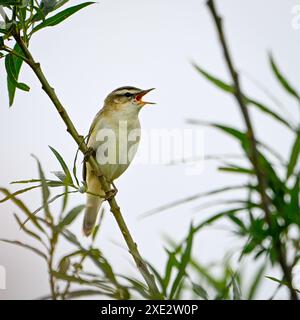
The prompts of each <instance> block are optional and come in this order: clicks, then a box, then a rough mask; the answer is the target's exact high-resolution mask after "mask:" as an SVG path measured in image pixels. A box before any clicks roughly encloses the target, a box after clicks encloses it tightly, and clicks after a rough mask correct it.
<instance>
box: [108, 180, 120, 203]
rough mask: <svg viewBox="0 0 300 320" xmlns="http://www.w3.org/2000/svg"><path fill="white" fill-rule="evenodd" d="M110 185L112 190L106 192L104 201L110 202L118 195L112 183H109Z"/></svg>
mask: <svg viewBox="0 0 300 320" xmlns="http://www.w3.org/2000/svg"><path fill="white" fill-rule="evenodd" d="M111 185H112V186H113V189H110V190H109V191H108V192H106V195H105V199H106V200H108V201H109V200H111V199H112V198H113V197H114V196H115V195H116V194H117V193H118V188H117V187H116V186H115V184H114V183H113V181H112V182H111Z"/></svg>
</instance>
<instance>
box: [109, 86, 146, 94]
mask: <svg viewBox="0 0 300 320" xmlns="http://www.w3.org/2000/svg"><path fill="white" fill-rule="evenodd" d="M139 91H141V89H139V88H135V87H121V88H118V89H116V90H114V91H113V92H112V93H114V94H120V95H122V94H125V93H127V92H129V93H132V94H135V93H138V92H139Z"/></svg>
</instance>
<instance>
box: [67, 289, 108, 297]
mask: <svg viewBox="0 0 300 320" xmlns="http://www.w3.org/2000/svg"><path fill="white" fill-rule="evenodd" d="M99 295H104V296H108V297H111V298H114V295H113V294H109V293H107V292H105V291H100V290H90V289H86V290H84V289H81V290H74V291H70V292H68V293H67V295H66V298H80V297H87V296H99Z"/></svg>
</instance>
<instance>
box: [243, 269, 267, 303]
mask: <svg viewBox="0 0 300 320" xmlns="http://www.w3.org/2000/svg"><path fill="white" fill-rule="evenodd" d="M265 270H266V265H263V266H261V267H260V268H259V269H258V271H257V273H256V275H255V277H254V279H253V282H252V284H251V287H250V289H249V293H248V297H247V300H252V299H254V298H255V294H256V292H257V289H258V286H259V285H260V283H261V279H262V277H263V275H264V272H265Z"/></svg>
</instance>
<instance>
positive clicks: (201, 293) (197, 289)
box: [192, 282, 208, 300]
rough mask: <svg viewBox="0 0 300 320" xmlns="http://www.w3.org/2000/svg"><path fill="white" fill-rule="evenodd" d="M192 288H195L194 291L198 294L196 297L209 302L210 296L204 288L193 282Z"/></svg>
mask: <svg viewBox="0 0 300 320" xmlns="http://www.w3.org/2000/svg"><path fill="white" fill-rule="evenodd" d="M192 286H193V291H194V292H195V293H196V295H198V296H199V297H200V298H202V299H204V300H208V294H207V292H206V290H205V289H204V288H203V287H202V286H200V285H199V284H196V283H194V282H192Z"/></svg>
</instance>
